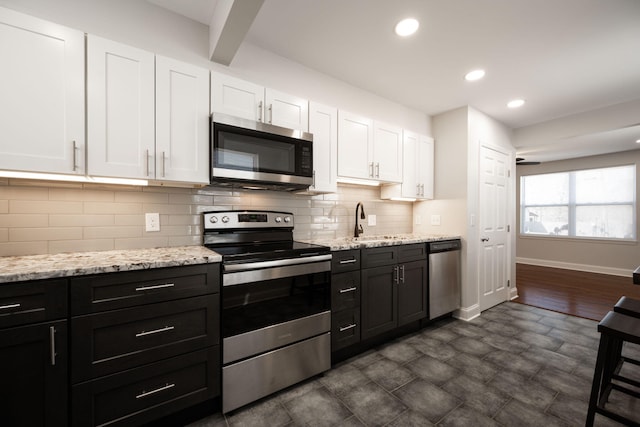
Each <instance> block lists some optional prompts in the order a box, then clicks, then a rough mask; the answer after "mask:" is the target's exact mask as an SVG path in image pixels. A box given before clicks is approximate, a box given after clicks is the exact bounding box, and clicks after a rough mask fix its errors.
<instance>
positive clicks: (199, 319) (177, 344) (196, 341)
mask: <svg viewBox="0 0 640 427" xmlns="http://www.w3.org/2000/svg"><path fill="white" fill-rule="evenodd" d="M219 304H220V301H219V295H218V294H213V295H207V296H203V297H195V298H187V299H183V300H176V301H169V302H164V303H158V304H150V305H147V306H144V307H136V308H130V309H123V310H114V311H109V312H105V313H99V314H92V315H85V316H78V317H74V318H73V319H72V320H71V336H72V347H71V355H72V358H73V359H72V360H73V369H72V383H77V382H80V381H84V380H88V379H91V378H96V377H99V376H102V375H107V374H112V373H114V372H117V371H121V370H123V369H128V368H132V367H135V366H138V365H141V364H144V363H150V362H154V361H156V360H160V359H163V358H166V357H171V356H175V355H177V354H181V353H186V352H188V351H193V350H197V349H199V348H203V347H207V346H211V345H215V344H219V328H220V322H219V314H218V313H219Z"/></svg>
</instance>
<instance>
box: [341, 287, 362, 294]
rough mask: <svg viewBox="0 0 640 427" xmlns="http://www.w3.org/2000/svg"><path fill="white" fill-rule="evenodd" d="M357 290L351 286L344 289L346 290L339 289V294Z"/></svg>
mask: <svg viewBox="0 0 640 427" xmlns="http://www.w3.org/2000/svg"><path fill="white" fill-rule="evenodd" d="M357 289H358V288H356V287H355V286H352V287H350V288H346V289H340V293H341V294H346V293H347V292H353V291H355V290H357Z"/></svg>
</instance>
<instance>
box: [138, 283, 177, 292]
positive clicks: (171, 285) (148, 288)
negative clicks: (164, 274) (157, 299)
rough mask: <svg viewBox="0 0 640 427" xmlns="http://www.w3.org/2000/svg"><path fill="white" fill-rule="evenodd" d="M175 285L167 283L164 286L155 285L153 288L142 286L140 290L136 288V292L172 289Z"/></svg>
mask: <svg viewBox="0 0 640 427" xmlns="http://www.w3.org/2000/svg"><path fill="white" fill-rule="evenodd" d="M174 286H175V285H174V284H173V283H165V284H163V285H153V286H140V287H139V288H136V291H138V292H141V291H150V290H153V289H162V288H172V287H174Z"/></svg>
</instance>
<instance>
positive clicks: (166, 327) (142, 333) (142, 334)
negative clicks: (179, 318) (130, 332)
mask: <svg viewBox="0 0 640 427" xmlns="http://www.w3.org/2000/svg"><path fill="white" fill-rule="evenodd" d="M174 329H175V327H173V326H165V327H164V328H160V329H154V330H153V331H142V332H138V333H137V334H136V338H140V337H144V336H147V335H152V334H159V333H160V332H168V331H172V330H174Z"/></svg>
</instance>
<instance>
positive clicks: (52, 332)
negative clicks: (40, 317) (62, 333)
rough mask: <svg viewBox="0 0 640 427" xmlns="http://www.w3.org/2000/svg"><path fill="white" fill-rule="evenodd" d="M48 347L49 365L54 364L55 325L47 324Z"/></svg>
mask: <svg viewBox="0 0 640 427" xmlns="http://www.w3.org/2000/svg"><path fill="white" fill-rule="evenodd" d="M49 349H50V350H51V366H56V327H55V326H49Z"/></svg>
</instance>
